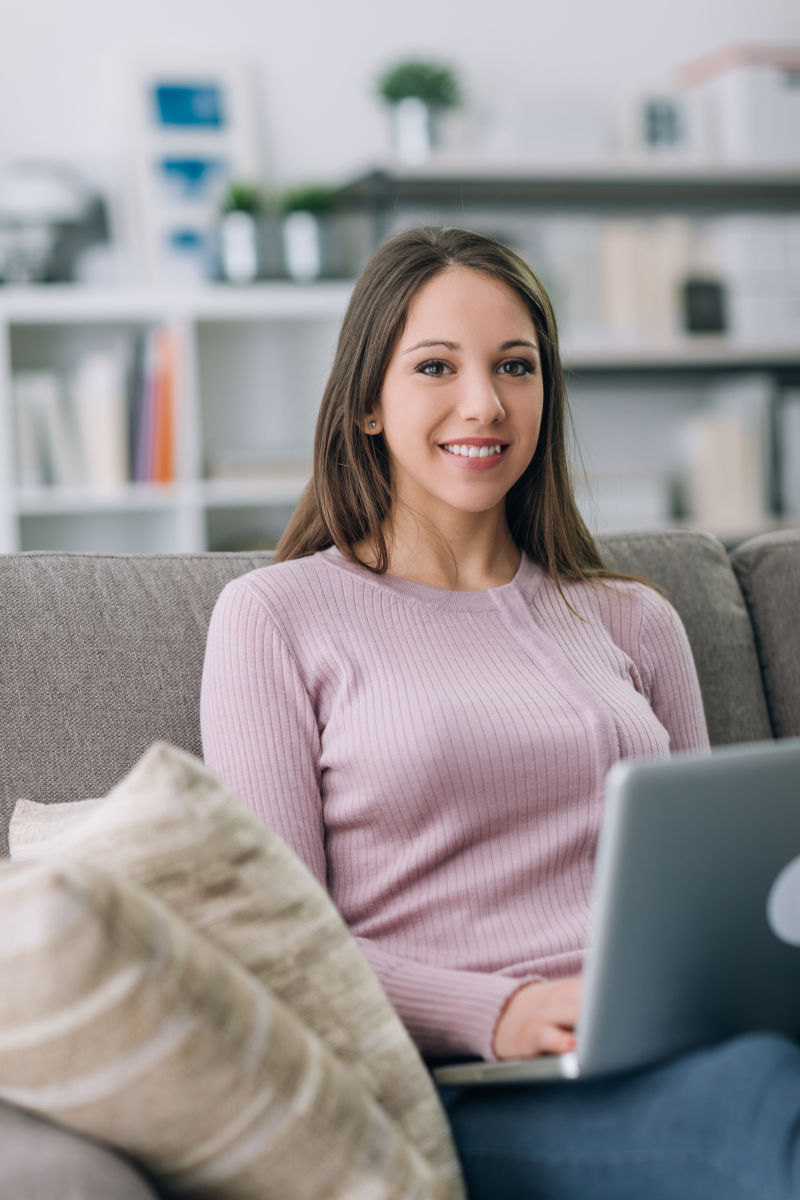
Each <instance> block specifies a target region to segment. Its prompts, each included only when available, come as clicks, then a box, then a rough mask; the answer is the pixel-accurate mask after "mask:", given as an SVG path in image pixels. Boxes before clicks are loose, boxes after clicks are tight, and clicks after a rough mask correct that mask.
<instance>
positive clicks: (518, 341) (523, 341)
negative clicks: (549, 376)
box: [403, 338, 539, 354]
mask: <svg viewBox="0 0 800 1200" xmlns="http://www.w3.org/2000/svg"><path fill="white" fill-rule="evenodd" d="M430 346H444V347H445V349H446V350H460V349H461V346H460V344H459V343H458V342H448V341H446V340H445V339H444V338H426V339H425V341H422V342H417V343H416V344H415V345H413V346H409V347H408V349H407V350H404V351H403V353H404V354H413V353H414V351H415V350H422V349H423V348H426V347H430ZM515 346H526V347H527V348H528V349H529V350H533V351H534V352H535V353H536V354H538V353H539V347H538V346H537V345H536V343H535V342H532V341H530V340H529V339H528V338H512V339H511V340H510V341H508V342H503V343H501V345H500V346H499V349H500V350H513V349H514V347H515Z"/></svg>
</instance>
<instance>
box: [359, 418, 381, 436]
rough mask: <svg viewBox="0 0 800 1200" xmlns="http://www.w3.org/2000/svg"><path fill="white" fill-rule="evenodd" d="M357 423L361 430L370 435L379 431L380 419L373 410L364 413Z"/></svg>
mask: <svg viewBox="0 0 800 1200" xmlns="http://www.w3.org/2000/svg"><path fill="white" fill-rule="evenodd" d="M359 425H360V426H361V432H362V433H367V434H369V435H370V437H373V436H374V435H375V434H376V433H380V432H381V423H380V420H379V419H378V417H377V416H376V415H375V413H374V412H368V413H365V414H364V416H363V417H362V418H361V420H360V421H359Z"/></svg>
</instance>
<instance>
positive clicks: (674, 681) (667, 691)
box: [638, 588, 709, 753]
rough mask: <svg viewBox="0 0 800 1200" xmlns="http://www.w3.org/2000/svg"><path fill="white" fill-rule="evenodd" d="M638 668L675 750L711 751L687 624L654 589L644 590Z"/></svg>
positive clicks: (650, 699)
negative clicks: (709, 749) (685, 626)
mask: <svg viewBox="0 0 800 1200" xmlns="http://www.w3.org/2000/svg"><path fill="white" fill-rule="evenodd" d="M641 599H642V605H641V620H640V624H639V636H638V658H639V666H640V669H641V673H642V678H643V681H644V686H645V690H646V693H647V697H648V699H649V701H650V705H651V707H652V709H653V712H654V713H655V715H656V716H657V717H658V719H659V721H660V722H661V724H662V725H663V726H664V728H665V729H666V730H667V732H668V733H669V736H670V750H671V751H672V752H673V753H674V752H675V751H680V750H707V749H708V748H709V741H708V729H707V726H706V718H705V712H704V710H703V698H702V696H701V694H700V683H699V680H698V678H697V668H696V667H695V665H694V658H693V657H692V650H691V647H690V645H689V639H688V637H687V635H686V630H685V629H684V626H683V622H682V621H681V619H680V617H679V616H678V614H677V612H676V611H675V609H674V608H673V607H672V605H670V604H668V603H667V601H666V600H664V599H663V598H662V597H661V596H659V595H658V594H657V593H655V592H653V591H651V590H650V589H649V588H643V589H642V591H641Z"/></svg>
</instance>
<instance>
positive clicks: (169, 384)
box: [151, 329, 177, 483]
mask: <svg viewBox="0 0 800 1200" xmlns="http://www.w3.org/2000/svg"><path fill="white" fill-rule="evenodd" d="M156 338H157V343H156V379H155V411H154V414H153V418H154V419H153V442H152V446H153V456H152V464H153V466H152V476H151V478H152V481H153V483H172V482H173V481H174V479H175V415H176V403H175V389H176V371H177V352H176V345H175V336H174V334H173V333H172V332H171V331H170V330H169V329H159V330H158V331H157V332H156Z"/></svg>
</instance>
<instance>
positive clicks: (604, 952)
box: [577, 738, 800, 1075]
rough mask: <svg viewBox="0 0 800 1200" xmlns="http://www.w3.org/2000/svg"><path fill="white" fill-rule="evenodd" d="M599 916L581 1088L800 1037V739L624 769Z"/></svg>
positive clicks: (602, 859)
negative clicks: (755, 1039)
mask: <svg viewBox="0 0 800 1200" xmlns="http://www.w3.org/2000/svg"><path fill="white" fill-rule="evenodd" d="M593 912H594V921H593V929H592V934H591V937H590V947H591V949H590V951H589V954H588V957H587V962H586V964H585V969H584V976H585V991H584V995H583V998H582V1008H581V1020H580V1025H579V1029H578V1047H577V1057H578V1061H579V1064H580V1073H581V1075H587V1074H588V1075H595V1074H602V1073H605V1072H607V1071H615V1072H616V1071H620V1070H624V1069H626V1068H634V1067H639V1066H644V1065H645V1064H648V1063H652V1062H655V1061H657V1060H659V1059H662V1058H666V1057H668V1056H670V1055H673V1054H676V1053H679V1052H681V1051H683V1050H687V1049H689V1048H691V1047H693V1046H698V1045H702V1044H704V1043H709V1042H712V1041H718V1040H720V1039H722V1038H725V1037H728V1036H732V1035H734V1034H737V1033H740V1032H745V1031H749V1030H755V1029H773V1030H782V1031H785V1032H788V1033H790V1034H795V1035H797V1034H800V738H794V739H787V740H785V741H779V742H764V743H753V744H750V745H742V746H734V747H725V748H723V749H718V750H715V751H713V752H712V754H711V755H710V756H703V757H698V756H696V755H674V756H673V757H672V758H669V759H659V760H635V761H633V760H628V761H626V762H622V763H618V764H617V765H616V766H615V767H614V768H612V770H611V771H610V772H609V774H608V777H607V781H606V809H605V813H604V819H603V827H602V831H601V836H600V843H599V846H598V854H597V864H596V871H595V882H594V904H593Z"/></svg>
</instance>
